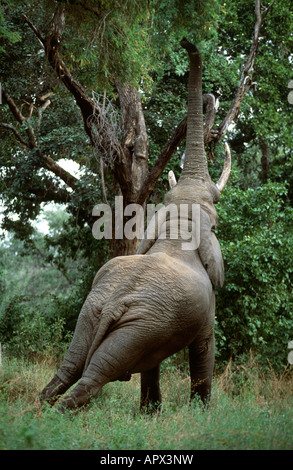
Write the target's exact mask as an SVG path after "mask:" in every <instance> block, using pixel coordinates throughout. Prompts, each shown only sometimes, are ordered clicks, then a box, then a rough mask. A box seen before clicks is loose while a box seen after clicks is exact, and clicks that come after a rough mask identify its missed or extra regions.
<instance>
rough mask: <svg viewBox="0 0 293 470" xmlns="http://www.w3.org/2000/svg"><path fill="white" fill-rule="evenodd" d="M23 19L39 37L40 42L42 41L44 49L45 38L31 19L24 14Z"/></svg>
mask: <svg viewBox="0 0 293 470" xmlns="http://www.w3.org/2000/svg"><path fill="white" fill-rule="evenodd" d="M22 18H23V19H24V20H25V22H26V23H27V24H28V25H29V27H30V28H31V30H32V31H33V32H34V33H35V35H36V36H37V38H38V40H39V41H40V44H41V45H42V46H43V47H44V46H45V38H44V37H43V36H42V34H41V33H40V31H39V30H38V29H37V28H36V27H35V26H34V25H33V23H32V22H31V21H30V19H29V18H28V17H27V16H26V15H25V14H24V13H23V14H22Z"/></svg>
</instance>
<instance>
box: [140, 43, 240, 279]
mask: <svg viewBox="0 0 293 470" xmlns="http://www.w3.org/2000/svg"><path fill="white" fill-rule="evenodd" d="M181 46H182V47H183V48H185V49H186V50H187V52H188V55H189V61H190V72H189V82H188V114H187V132H186V150H185V160H184V166H183V170H182V174H181V176H180V179H179V181H178V183H176V180H175V177H174V174H173V173H172V172H170V173H169V182H170V187H171V189H170V191H169V192H168V193H167V194H166V196H165V199H164V205H165V207H166V206H170V205H171V204H174V205H175V206H177V207H178V208H179V207H180V205H181V204H188V207H189V208H190V209H191V207H192V205H193V204H197V205H200V244H199V247H198V253H199V256H200V259H201V261H202V264H203V266H204V267H205V268H206V270H207V272H208V274H209V276H210V279H211V281H212V283H213V284H214V285H220V286H221V285H223V282H224V268H223V261H222V255H221V250H220V246H219V243H218V241H217V238H216V236H215V233H214V230H215V227H216V226H217V222H218V217H217V212H216V209H215V206H214V205H215V204H216V203H217V202H218V201H219V199H220V194H221V191H222V190H223V188H224V186H225V184H226V183H227V181H228V177H229V173H230V167H231V155H230V150H229V147H228V144H225V147H226V157H225V165H224V169H223V172H222V175H221V177H220V179H219V181H218V182H217V183H216V184H215V183H214V182H213V181H212V180H211V178H210V175H209V171H208V164H207V159H206V154H205V146H204V130H203V103H202V61H201V55H200V53H199V51H198V49H197V48H196V47H195V46H194V45H193V44H191V43H190V42H189V41H187V39H185V38H184V39H183V40H182V41H181ZM188 214H189V215H188V218H189V219H190V210H189V211H188ZM151 230H152V228H151ZM159 236H160V218H157V219H156V221H155V222H154V223H153V233H152V234H151V232H150V231H149V230H148V232H147V237H146V236H145V239H144V240H142V242H141V244H140V246H139V249H138V253H140V254H144V253H147V252H148V250H149V249H150V248H151V247H152V245H153V244H154V242H155V241H156V239H157V238H158V237H159ZM146 238H148V239H146ZM160 245H161V248H162V247H163V249H164V246H163V245H162V243H161V244H160ZM177 247H178V245H177ZM152 252H153V250H152Z"/></svg>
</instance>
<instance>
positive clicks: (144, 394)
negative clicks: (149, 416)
mask: <svg viewBox="0 0 293 470" xmlns="http://www.w3.org/2000/svg"><path fill="white" fill-rule="evenodd" d="M140 388H141V396H140V408H141V409H142V410H146V411H152V410H156V409H157V408H158V407H159V406H160V404H161V401H162V397H161V391H160V364H159V365H157V366H156V367H154V368H153V369H150V370H148V371H146V372H142V373H141V379H140Z"/></svg>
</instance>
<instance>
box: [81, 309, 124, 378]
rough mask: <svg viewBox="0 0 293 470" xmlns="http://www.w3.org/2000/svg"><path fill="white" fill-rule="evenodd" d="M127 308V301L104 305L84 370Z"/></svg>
mask: <svg viewBox="0 0 293 470" xmlns="http://www.w3.org/2000/svg"><path fill="white" fill-rule="evenodd" d="M127 310H128V305H126V303H125V301H123V302H119V303H118V302H117V301H116V302H109V303H107V304H106V305H105V306H104V307H103V309H102V311H101V320H100V324H99V327H98V330H97V333H96V335H95V337H94V339H93V342H92V345H91V347H90V349H89V352H88V355H87V358H86V361H85V366H84V371H85V370H86V369H87V368H88V365H89V363H90V361H91V358H92V356H93V354H94V352H95V351H96V349H97V348H98V347H99V346H100V344H101V342H102V341H103V339H104V337H105V335H106V333H107V331H108V329H109V328H110V326H111V325H112V324H113V323H114V322H116V321H118V320H119V319H120V318H121V317H122V315H123V314H124V313H125V312H126V311H127Z"/></svg>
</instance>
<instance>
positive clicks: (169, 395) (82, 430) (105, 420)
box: [0, 358, 293, 450]
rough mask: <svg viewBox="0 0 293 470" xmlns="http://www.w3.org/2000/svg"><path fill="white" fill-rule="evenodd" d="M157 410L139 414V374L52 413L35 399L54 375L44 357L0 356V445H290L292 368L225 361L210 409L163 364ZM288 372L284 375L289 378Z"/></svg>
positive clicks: (167, 447)
mask: <svg viewBox="0 0 293 470" xmlns="http://www.w3.org/2000/svg"><path fill="white" fill-rule="evenodd" d="M163 369H164V370H163V371H162V378H161V384H162V393H163V405H162V409H161V411H160V412H158V413H155V414H153V415H145V414H141V413H140V412H139V393H140V391H139V390H140V384H139V376H138V375H135V376H133V378H132V379H131V381H130V382H125V383H123V382H115V383H111V384H108V385H106V386H105V387H104V389H103V390H102V392H101V393H100V395H99V397H98V398H96V399H95V400H93V402H92V404H91V405H90V406H89V407H88V408H87V409H82V410H80V411H79V412H78V413H75V414H73V413H70V412H67V413H65V414H59V413H58V412H56V410H55V409H54V408H50V407H45V408H39V407H38V405H37V403H36V401H35V397H36V394H37V393H38V392H39V391H40V390H41V388H42V387H43V386H44V385H45V384H46V382H47V381H48V380H49V379H50V378H51V377H52V375H53V373H54V363H53V361H51V360H49V359H48V360H43V361H41V362H35V363H28V362H24V361H22V360H16V359H14V360H8V359H7V358H4V361H3V364H2V366H0V449H1V450H4V449H8V450H29V449H33V450H241V449H245V450H281V449H284V450H285V449H293V383H292V370H289V372H288V373H287V375H284V374H283V376H281V377H277V376H276V375H275V374H274V373H273V372H272V371H271V373H270V374H269V378H268V376H267V375H266V376H264V375H263V374H262V373H261V372H260V370H259V369H258V367H257V365H256V364H254V363H253V361H252V362H251V363H250V364H246V365H245V366H238V367H236V366H234V365H232V364H229V366H228V367H227V369H226V371H225V372H224V373H223V374H221V375H219V376H216V377H215V379H214V387H213V395H212V400H211V404H210V407H209V408H208V409H207V410H203V408H202V406H201V405H200V403H197V402H195V403H192V404H190V403H189V379H188V377H187V376H186V375H185V374H184V373H182V372H180V371H178V370H171V369H168V368H166V367H165V368H163ZM290 375H291V378H290Z"/></svg>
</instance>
